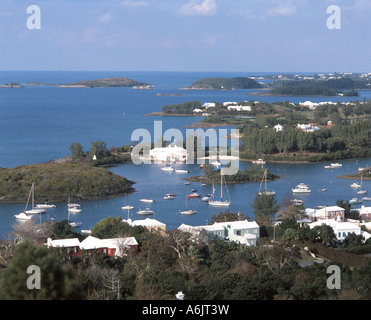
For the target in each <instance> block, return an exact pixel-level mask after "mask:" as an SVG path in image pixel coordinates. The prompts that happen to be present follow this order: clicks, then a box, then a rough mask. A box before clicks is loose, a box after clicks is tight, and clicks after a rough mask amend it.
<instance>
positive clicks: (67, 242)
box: [47, 238, 80, 248]
mask: <svg viewBox="0 0 371 320" xmlns="http://www.w3.org/2000/svg"><path fill="white" fill-rule="evenodd" d="M47 244H48V246H51V247H54V248H58V247H62V248H64V247H78V246H80V240H79V239H78V238H71V239H59V240H52V239H51V238H48V243H47Z"/></svg>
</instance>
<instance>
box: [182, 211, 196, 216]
mask: <svg viewBox="0 0 371 320" xmlns="http://www.w3.org/2000/svg"><path fill="white" fill-rule="evenodd" d="M196 212H197V211H195V210H186V211H181V212H180V213H181V214H184V215H191V214H195V213H196Z"/></svg>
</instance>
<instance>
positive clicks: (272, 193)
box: [259, 169, 276, 195]
mask: <svg viewBox="0 0 371 320" xmlns="http://www.w3.org/2000/svg"><path fill="white" fill-rule="evenodd" d="M263 182H264V183H265V188H264V190H263V191H262V190H261V188H262V185H263ZM262 194H264V195H274V194H276V191H274V190H267V169H265V170H264V174H263V179H262V182H261V183H260V188H259V195H262Z"/></svg>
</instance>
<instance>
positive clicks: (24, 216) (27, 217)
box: [14, 211, 33, 220]
mask: <svg viewBox="0 0 371 320" xmlns="http://www.w3.org/2000/svg"><path fill="white" fill-rule="evenodd" d="M14 216H15V217H16V219H19V220H32V219H33V216H31V215H29V214H27V213H25V212H23V211H22V212H21V213H20V214H15V215H14Z"/></svg>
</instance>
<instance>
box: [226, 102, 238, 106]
mask: <svg viewBox="0 0 371 320" xmlns="http://www.w3.org/2000/svg"><path fill="white" fill-rule="evenodd" d="M237 104H238V103H237V102H232V101H226V102H223V106H224V107H227V106H236V105H237Z"/></svg>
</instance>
